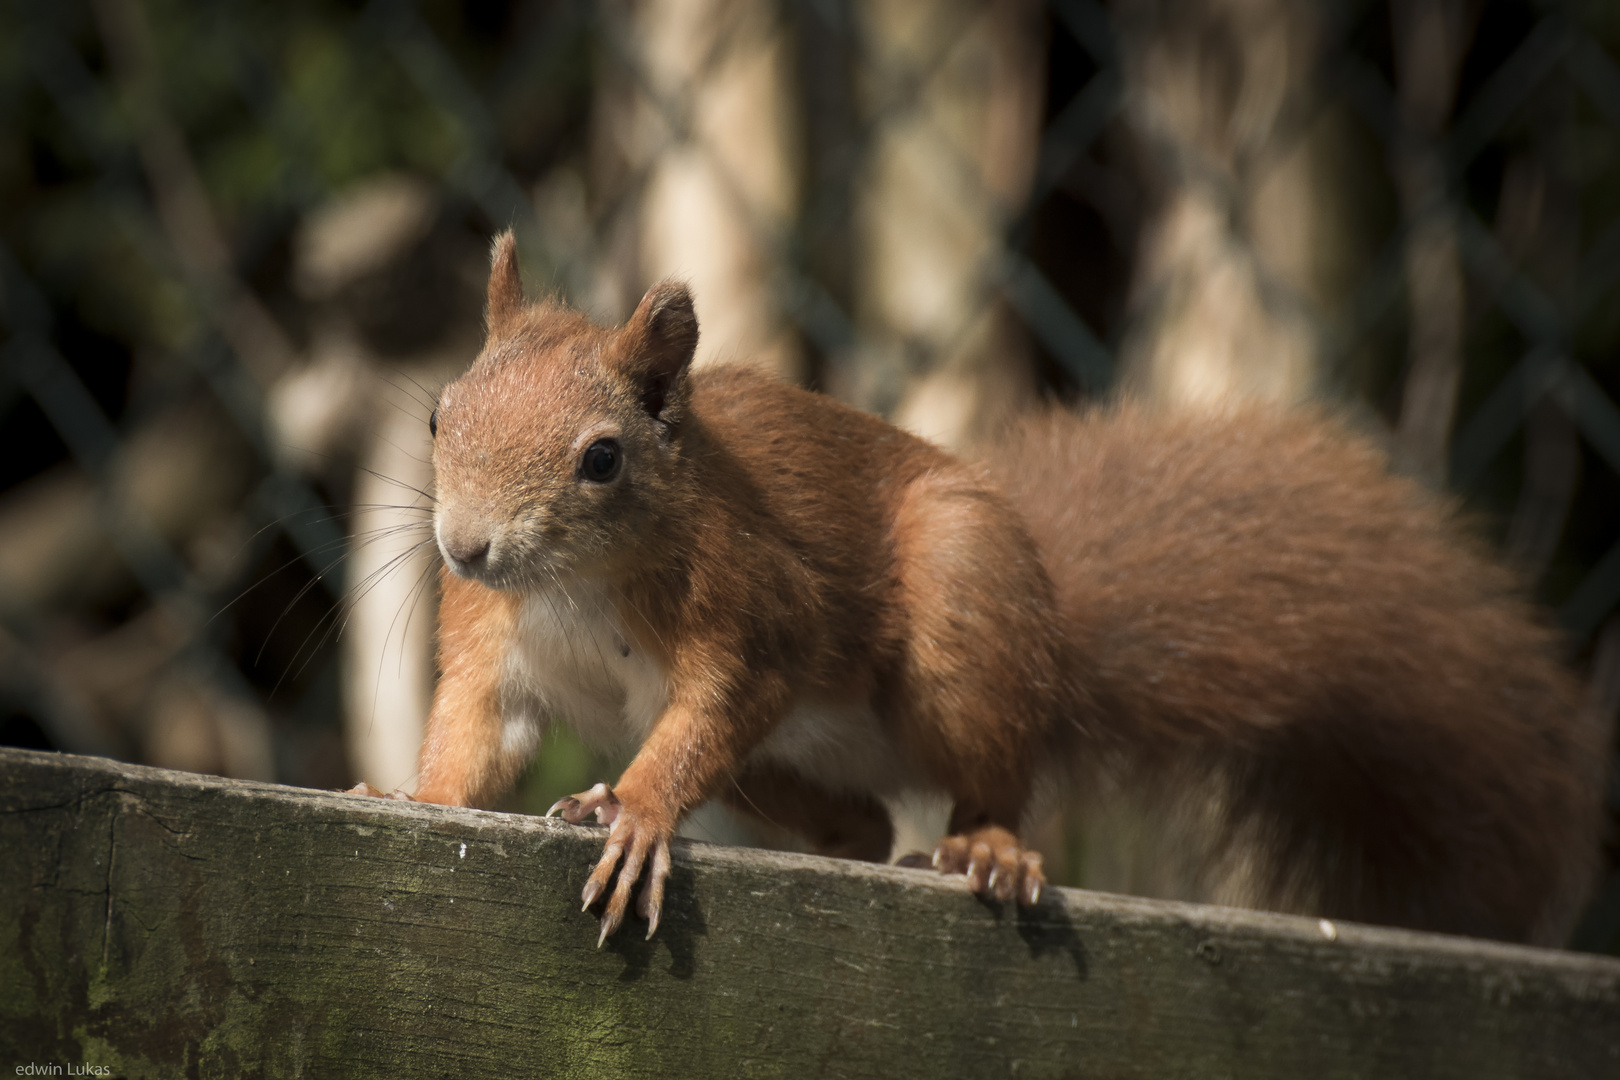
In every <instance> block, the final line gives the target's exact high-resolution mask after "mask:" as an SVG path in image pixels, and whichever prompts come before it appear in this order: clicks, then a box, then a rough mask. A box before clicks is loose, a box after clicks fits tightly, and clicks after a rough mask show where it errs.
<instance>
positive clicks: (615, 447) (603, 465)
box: [579, 439, 620, 484]
mask: <svg viewBox="0 0 1620 1080" xmlns="http://www.w3.org/2000/svg"><path fill="white" fill-rule="evenodd" d="M619 460H620V454H619V444H618V443H617V442H615V441H614V440H612V439H597V440H596V441H595V442H593V443H591V445H590V446H588V447H586V448H585V456H584V457H583V458H581V459H580V463H579V472H580V475H581V476H583V477H584V478H585V479H587V480H592V481H595V482H596V483H598V484H605V483H607V482H608V481H609V480H611V479H613V478H614V477H615V476H617V475H618V473H619Z"/></svg>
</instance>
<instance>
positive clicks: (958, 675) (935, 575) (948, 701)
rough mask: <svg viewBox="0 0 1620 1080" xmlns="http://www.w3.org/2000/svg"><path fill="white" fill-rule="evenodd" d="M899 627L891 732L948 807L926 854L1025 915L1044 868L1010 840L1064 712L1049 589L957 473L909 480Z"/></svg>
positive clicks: (976, 490)
mask: <svg viewBox="0 0 1620 1080" xmlns="http://www.w3.org/2000/svg"><path fill="white" fill-rule="evenodd" d="M894 538H895V551H896V555H897V558H896V572H897V576H898V580H899V585H900V592H901V599H902V601H903V605H904V611H905V612H906V614H907V617H908V621H907V627H906V634H905V638H904V641H903V647H902V650H901V654H900V663H899V664H898V665H897V669H896V672H895V675H894V682H893V685H892V693H890V694H887V695H886V699H887V700H888V701H889V702H891V703H893V704H892V705H891V710H892V714H893V719H894V720H895V722H896V731H897V732H898V734H899V735H900V737H901V738H902V739H903V740H904V741H905V743H906V744H907V747H908V749H909V750H910V752H911V754H912V756H913V758H914V759H915V760H917V761H918V762H919V763H920V764H921V765H922V766H923V767H924V769H926V770H927V772H928V773H929V774H930V775H931V776H932V777H933V779H934V780H935V781H936V782H937V783H939V784H940V786H941V787H943V788H944V789H945V790H946V791H947V792H949V793H950V794H951V796H952V797H953V798H954V800H955V809H954V811H953V813H952V815H951V823H950V829H949V835H947V836H946V837H945V839H944V840H943V841H942V842H941V843H940V845H939V847H938V848H937V849H936V851H935V853H934V859H933V862H934V865H935V866H936V867H937V868H938V869H939V870H941V871H942V872H945V873H959V874H965V875H966V876H967V878H968V882H969V885H970V887H971V888H972V889H973V891H974V892H976V893H979V894H981V895H994V896H996V897H997V898H999V899H1003V900H1007V899H1014V898H1016V899H1017V900H1018V901H1019V902H1020V903H1023V904H1033V903H1035V902H1036V901H1037V900H1038V899H1039V898H1040V894H1041V889H1042V887H1043V885H1044V884H1045V877H1044V876H1043V874H1042V871H1041V858H1040V855H1039V854H1038V853H1036V852H1033V851H1029V850H1026V849H1025V848H1024V846H1023V844H1022V843H1021V842H1020V841H1019V839H1018V836H1017V830H1018V827H1019V822H1020V819H1021V818H1022V816H1023V813H1024V810H1025V807H1026V804H1027V803H1028V800H1029V795H1030V790H1031V787H1032V784H1033V778H1034V774H1035V769H1036V765H1037V763H1038V762H1039V761H1041V760H1043V758H1044V757H1046V756H1049V755H1050V754H1052V753H1054V752H1056V745H1057V743H1058V741H1059V736H1058V732H1059V731H1060V729H1061V724H1062V723H1063V721H1064V718H1065V717H1066V716H1067V715H1068V712H1069V703H1068V701H1067V699H1066V698H1065V697H1064V693H1065V690H1064V687H1065V686H1066V685H1067V683H1066V680H1065V678H1064V674H1065V664H1064V662H1063V650H1064V639H1063V637H1062V633H1061V630H1060V620H1059V616H1058V612H1057V609H1056V603H1055V601H1054V599H1053V595H1052V584H1051V581H1050V579H1049V578H1048V577H1047V575H1046V570H1045V568H1044V566H1043V565H1042V563H1041V559H1040V555H1039V552H1038V551H1037V549H1036V547H1035V544H1034V542H1033V541H1032V540H1031V539H1030V536H1029V534H1028V533H1027V532H1026V531H1025V529H1024V526H1023V524H1022V521H1021V519H1020V518H1019V517H1018V515H1017V514H1016V513H1014V512H1013V511H1012V509H1011V508H1010V507H1008V506H1006V505H1005V503H1003V502H1002V500H1001V498H1000V497H999V496H998V495H997V494H996V493H995V492H994V491H993V490H991V489H989V488H987V487H986V486H984V485H983V484H981V483H980V482H978V481H977V480H976V479H975V478H974V477H973V476H972V475H971V474H969V473H967V472H966V471H965V470H964V471H963V472H960V473H941V472H934V473H930V474H928V475H926V476H924V477H922V478H920V479H919V480H917V481H915V482H914V483H913V484H912V485H911V486H910V487H909V488H908V489H907V491H906V493H905V495H904V497H903V498H902V500H901V503H900V505H899V507H898V508H897V512H896V515H895V520H894Z"/></svg>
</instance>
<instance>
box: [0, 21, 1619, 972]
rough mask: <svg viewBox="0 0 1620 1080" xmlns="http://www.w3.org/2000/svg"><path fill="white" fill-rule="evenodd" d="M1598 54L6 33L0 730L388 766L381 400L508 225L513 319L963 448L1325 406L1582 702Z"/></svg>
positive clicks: (1587, 665)
mask: <svg viewBox="0 0 1620 1080" xmlns="http://www.w3.org/2000/svg"><path fill="white" fill-rule="evenodd" d="M1617 57H1620V12H1616V11H1615V10H1613V9H1612V8H1611V6H1609V5H1601V4H1588V5H1580V4H1553V3H1545V4H1544V3H1531V2H1525V0H1514V2H1507V0H1467V2H1465V0H1412V2H1410V3H1381V2H1370V0H1369V2H1358V0H1344V2H1341V3H1337V4H1317V3H1306V2H1305V0H1252V2H1245V3H1236V2H1233V0H1159V2H1155V0H1117V2H1116V3H1114V4H1113V5H1111V6H1106V7H1105V6H1103V5H1100V4H1098V3H1096V2H1094V0H1052V2H1050V3H1039V2H1037V0H940V2H932V3H925V2H922V0H875V2H872V3H860V4H857V3H855V2H853V0H779V2H774V3H773V2H767V0H757V2H742V0H687V2H676V0H642V2H639V3H628V2H622V0H601V2H597V3H584V2H580V0H534V2H528V3H525V2H521V0H511V2H498V0H489V2H481V3H476V4H468V5H450V4H442V3H427V2H424V3H412V2H409V0H372V2H371V3H368V4H365V5H358V6H351V5H347V4H339V3H325V4H323V3H308V4H295V5H279V6H271V5H257V6H243V5H217V4H204V3H198V2H196V0H188V2H182V0H151V2H144V3H143V2H141V0H95V2H94V3H90V4H88V5H78V4H65V5H64V4H51V3H45V2H43V0H6V2H5V3H4V5H0V192H3V198H0V334H3V344H0V414H3V415H4V417H5V420H4V439H5V448H6V454H5V455H4V458H3V464H0V471H3V472H4V478H3V480H0V487H3V490H0V702H3V704H4V706H5V714H4V715H5V721H4V722H5V727H4V737H5V739H6V741H9V742H21V743H24V744H35V745H42V746H54V747H59V748H61V749H67V750H78V751H89V752H98V753H111V754H116V755H120V756H129V757H140V758H144V759H147V760H151V761H154V762H157V763H160V764H167V765H174V766H178V767H185V768H197V769H206V770H212V771H220V772H226V773H231V774H235V775H242V776H256V777H263V778H278V779H283V780H287V781H291V782H296V783H308V784H319V785H334V786H335V785H340V784H347V783H349V782H351V781H352V780H353V779H354V778H355V777H356V776H358V775H360V774H361V773H362V772H365V773H367V774H368V775H369V776H370V778H372V779H374V780H378V781H380V782H384V783H403V782H408V780H409V769H410V763H409V760H410V756H411V753H412V750H411V749H410V747H411V745H412V742H411V740H412V738H413V737H414V736H413V731H419V725H420V722H421V715H422V714H423V713H425V708H426V695H427V693H428V688H429V685H430V682H431V677H432V672H431V663H430V661H429V660H428V659H427V657H428V655H429V653H428V650H429V647H430V645H429V632H430V624H431V613H430V611H429V610H428V609H429V608H431V604H432V593H433V588H432V580H433V579H432V573H433V571H432V560H431V558H430V553H428V552H427V551H426V550H425V549H424V547H423V545H422V544H421V543H420V541H421V540H422V539H423V533H422V531H421V530H422V525H421V522H422V521H423V513H424V511H423V508H424V507H425V506H426V505H427V500H428V496H427V495H426V491H427V489H428V488H429V486H430V483H431V477H430V475H429V472H428V470H427V467H426V463H425V457H426V453H427V445H428V444H427V441H426V430H425V418H426V415H427V412H428V411H429V409H430V408H431V399H432V395H433V393H434V390H435V387H436V385H437V384H439V383H441V382H442V381H444V379H446V378H448V377H450V376H452V375H453V374H454V373H455V371H456V370H457V369H458V367H459V366H461V365H464V364H465V363H466V362H467V361H468V360H469V359H470V358H471V356H472V355H473V353H474V352H475V351H476V348H477V342H478V335H479V305H480V296H481V293H480V289H481V286H482V279H483V275H484V269H483V265H484V264H483V258H484V250H485V246H484V245H485V242H486V241H487V237H488V236H489V234H490V233H491V232H492V231H494V230H496V229H498V228H501V227H505V226H508V225H510V226H512V227H513V228H515V229H516V230H517V233H518V236H519V241H520V245H521V250H522V252H523V256H524V259H525V262H526V269H527V271H528V273H529V276H530V279H531V288H534V289H550V290H553V291H556V292H559V293H561V294H562V295H564V296H565V297H567V298H568V299H569V300H571V301H572V302H574V303H576V304H579V305H581V306H583V307H585V308H587V309H588V310H590V311H592V312H593V313H594V314H596V315H597V316H599V317H601V318H603V319H618V318H622V317H623V316H624V315H625V314H627V313H628V311H629V310H630V309H631V308H632V307H633V305H634V303H635V301H636V300H637V299H638V298H639V296H640V295H641V292H642V290H643V289H645V288H646V287H647V286H648V285H649V284H650V283H652V282H653V281H655V280H657V279H658V278H660V277H663V276H666V275H670V274H678V275H681V276H684V277H686V278H688V279H689V280H690V281H691V282H692V283H693V286H694V289H695V291H696V295H697V299H698V309H699V317H700V320H701V322H702V324H703V327H704V338H703V344H702V346H701V352H700V362H710V361H712V360H714V359H717V358H718V359H726V358H735V359H740V360H745V361H749V362H754V363H760V364H763V365H765V366H767V367H769V368H771V369H773V370H775V371H777V372H779V373H781V374H782V375H784V376H785V377H788V378H793V379H797V380H800V381H803V382H805V383H807V384H809V385H813V386H816V387H819V388H821V389H824V390H827V391H828V392H831V393H834V394H837V395H839V396H841V397H844V398H845V399H847V400H850V401H853V402H855V403H856V404H858V405H861V406H863V407H866V408H869V409H874V410H877V411H880V412H883V413H885V414H887V415H890V416H892V417H894V418H896V419H897V420H898V421H899V422H901V423H904V424H906V425H907V426H910V427H911V428H913V429H914V430H918V431H920V432H922V433H924V434H927V435H929V436H930V437H933V438H935V439H938V440H940V441H942V442H945V443H947V444H950V445H953V446H957V447H961V448H965V449H970V448H971V447H972V446H974V445H975V444H976V443H977V442H978V441H980V440H981V439H983V438H984V437H985V436H986V435H987V434H988V433H991V432H993V431H994V430H995V428H996V426H997V425H998V424H1000V423H1001V422H1003V421H1004V420H1005V419H1006V418H1007V417H1008V416H1010V415H1013V414H1014V413H1016V412H1017V411H1018V410H1020V409H1022V408H1025V407H1027V406H1028V405H1030V404H1032V403H1034V402H1036V401H1038V400H1041V399H1043V398H1052V397H1055V398H1059V399H1062V400H1077V399H1079V398H1083V397H1087V396H1094V395H1098V394H1101V393H1105V392H1107V391H1109V390H1110V389H1111V388H1113V387H1115V386H1119V385H1130V386H1132V387H1133V388H1134V389H1135V390H1136V391H1137V392H1140V393H1148V394H1155V395H1159V396H1163V397H1166V398H1171V399H1178V400H1188V401H1197V400H1199V399H1202V398H1207V397H1211V396H1218V395H1223V394H1227V393H1232V392H1238V393H1247V394H1255V395H1261V396H1266V397H1271V398H1275V399H1278V400H1283V401H1287V400H1297V399H1301V398H1305V397H1322V396H1325V397H1330V398H1332V399H1334V400H1338V401H1345V402H1352V403H1357V404H1353V405H1352V406H1351V407H1352V409H1354V410H1359V412H1360V415H1361V416H1362V417H1363V420H1364V422H1365V423H1366V424H1367V426H1368V427H1369V428H1374V429H1378V428H1382V429H1383V430H1384V431H1385V432H1387V433H1388V438H1389V439H1390V441H1391V445H1392V446H1393V447H1394V448H1395V450H1396V453H1397V457H1398V459H1399V460H1400V461H1401V462H1402V464H1403V467H1406V468H1410V469H1412V470H1413V471H1415V472H1418V473H1420V474H1423V475H1426V476H1428V477H1429V478H1431V479H1432V480H1434V481H1435V482H1437V483H1438V482H1448V483H1449V484H1450V485H1451V486H1452V487H1453V488H1454V489H1455V490H1457V491H1458V492H1459V493H1460V494H1461V495H1463V496H1464V497H1465V498H1467V499H1468V500H1469V502H1470V504H1471V505H1472V506H1473V507H1474V508H1476V509H1477V511H1478V512H1479V515H1480V517H1481V519H1482V521H1484V522H1485V524H1486V527H1487V528H1489V529H1493V530H1495V533H1496V536H1497V538H1498V539H1499V540H1500V541H1501V543H1502V544H1503V545H1504V547H1505V549H1506V551H1507V552H1508V555H1509V557H1510V558H1512V559H1514V560H1515V561H1517V562H1518V563H1519V564H1520V565H1521V566H1522V567H1523V568H1524V570H1525V572H1526V574H1527V576H1528V577H1529V578H1531V579H1533V580H1534V581H1535V582H1536V583H1537V590H1538V594H1539V595H1540V597H1541V598H1542V599H1543V600H1544V601H1546V602H1547V603H1548V604H1549V605H1550V606H1551V608H1553V609H1554V610H1555V611H1556V612H1557V617H1558V619H1559V620H1560V621H1561V622H1562V623H1563V625H1564V626H1565V628H1566V629H1567V631H1568V635H1569V640H1570V642H1571V655H1572V657H1573V658H1574V660H1575V662H1576V663H1577V664H1579V665H1582V667H1583V670H1585V671H1587V672H1588V673H1589V674H1590V677H1591V681H1592V686H1593V692H1594V695H1595V700H1597V701H1598V702H1599V704H1600V707H1601V708H1602V709H1603V710H1605V713H1606V715H1608V716H1610V717H1612V716H1613V714H1614V711H1615V708H1616V706H1617V704H1620V621H1616V619H1615V612H1616V610H1617V607H1620V513H1617V512H1616V507H1620V410H1617V408H1616V405H1615V398H1616V395H1617V393H1620V362H1617V357H1616V347H1617V345H1620V61H1617ZM339 630H342V631H343V632H342V633H341V634H340V633H338V631H339ZM335 642H341V644H334V643H335ZM345 716H347V718H348V727H349V731H348V735H347V737H346V739H345V736H343V735H342V734H341V732H342V730H343V723H344V721H343V718H344V717H345ZM413 725H415V727H414V728H413ZM389 746H396V747H397V746H405V747H406V750H405V752H404V754H403V756H401V755H400V754H399V753H398V752H393V751H390V750H388V749H387V748H388V747H389ZM391 754H392V756H390V755H391ZM1612 855H1613V852H1612V850H1611V858H1612ZM1584 933H1585V934H1586V935H1587V936H1586V940H1587V942H1588V943H1593V944H1598V945H1602V944H1605V943H1609V944H1611V946H1612V943H1613V942H1614V941H1615V940H1616V937H1617V935H1620V884H1617V883H1616V881H1615V880H1613V879H1611V881H1610V884H1609V887H1608V890H1607V893H1606V898H1605V899H1604V900H1603V901H1601V902H1600V904H1599V905H1598V906H1597V907H1596V908H1595V909H1594V915H1593V917H1592V919H1591V920H1589V925H1588V927H1587V929H1586V930H1585V931H1584Z"/></svg>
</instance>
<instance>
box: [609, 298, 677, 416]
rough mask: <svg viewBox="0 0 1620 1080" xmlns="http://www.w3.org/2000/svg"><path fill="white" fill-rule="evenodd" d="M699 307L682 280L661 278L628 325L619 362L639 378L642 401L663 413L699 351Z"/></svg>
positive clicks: (637, 306) (618, 355)
mask: <svg viewBox="0 0 1620 1080" xmlns="http://www.w3.org/2000/svg"><path fill="white" fill-rule="evenodd" d="M697 343H698V321H697V312H695V311H694V310H692V294H691V292H690V291H689V290H688V289H687V287H686V285H685V284H683V283H682V282H679V281H661V282H659V283H658V284H657V285H654V286H653V287H652V288H650V289H648V290H647V295H646V296H643V297H642V298H641V303H640V304H637V305H636V313H635V314H634V315H632V316H630V321H629V322H627V323H625V324H624V330H623V331H622V332H621V335H620V338H619V348H618V350H617V356H616V357H615V360H616V363H615V366H616V367H617V368H618V369H619V370H620V371H622V372H623V373H624V374H626V375H628V376H629V377H630V378H632V379H634V380H635V382H636V384H637V385H638V387H639V388H640V390H641V399H642V404H643V405H644V406H645V407H646V409H647V411H648V412H649V413H650V414H652V415H653V416H662V417H663V418H665V419H673V418H672V417H669V416H664V413H665V406H666V404H670V403H671V399H672V398H673V397H674V396H675V392H676V390H677V389H678V387H679V386H680V383H681V381H682V376H683V375H685V374H686V369H687V368H688V367H690V366H691V364H692V355H693V353H695V352H696V351H697Z"/></svg>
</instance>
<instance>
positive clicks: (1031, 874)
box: [933, 825, 1046, 907]
mask: <svg viewBox="0 0 1620 1080" xmlns="http://www.w3.org/2000/svg"><path fill="white" fill-rule="evenodd" d="M933 863H934V866H935V868H936V869H938V870H939V872H940V873H942V874H965V875H967V879H968V888H970V889H972V890H973V891H974V892H976V893H978V894H979V895H981V896H984V895H986V894H991V895H994V896H995V898H996V899H997V900H1011V899H1013V898H1014V897H1015V896H1016V897H1017V898H1018V903H1019V904H1021V905H1022V906H1024V907H1032V906H1034V905H1035V904H1036V903H1037V902H1039V900H1040V898H1041V889H1042V888H1043V887H1044V886H1045V885H1046V875H1045V874H1044V873H1043V872H1042V870H1041V853H1040V852H1038V851H1025V850H1024V849H1023V847H1022V846H1020V844H1019V842H1018V837H1016V836H1014V835H1013V834H1012V833H1010V832H1008V831H1007V830H1006V829H1003V828H1001V827H1000V826H999V825H985V826H983V827H982V828H978V829H974V830H973V831H971V832H967V833H960V834H957V835H953V836H947V837H946V838H945V839H943V840H941V841H940V842H939V846H938V847H937V848H935V849H934V858H933Z"/></svg>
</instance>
